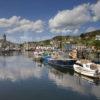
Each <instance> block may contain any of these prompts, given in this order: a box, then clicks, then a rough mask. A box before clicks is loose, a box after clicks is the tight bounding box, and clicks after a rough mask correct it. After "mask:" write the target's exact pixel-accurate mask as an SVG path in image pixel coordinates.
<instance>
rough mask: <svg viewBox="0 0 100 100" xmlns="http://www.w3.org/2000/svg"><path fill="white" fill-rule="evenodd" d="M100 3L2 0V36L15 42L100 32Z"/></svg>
mask: <svg viewBox="0 0 100 100" xmlns="http://www.w3.org/2000/svg"><path fill="white" fill-rule="evenodd" d="M99 7H100V0H0V37H1V38H2V35H3V34H6V35H7V40H10V41H12V42H17V43H20V42H25V41H40V40H45V39H50V38H52V37H54V36H57V35H66V36H67V35H71V36H78V35H80V34H81V33H86V32H90V31H94V30H98V29H100V10H99Z"/></svg>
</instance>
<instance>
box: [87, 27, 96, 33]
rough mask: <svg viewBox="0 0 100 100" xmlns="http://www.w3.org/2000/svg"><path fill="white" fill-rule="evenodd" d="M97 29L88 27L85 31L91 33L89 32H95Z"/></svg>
mask: <svg viewBox="0 0 100 100" xmlns="http://www.w3.org/2000/svg"><path fill="white" fill-rule="evenodd" d="M96 29H97V28H96V27H88V28H87V29H86V32H91V31H95V30H96Z"/></svg>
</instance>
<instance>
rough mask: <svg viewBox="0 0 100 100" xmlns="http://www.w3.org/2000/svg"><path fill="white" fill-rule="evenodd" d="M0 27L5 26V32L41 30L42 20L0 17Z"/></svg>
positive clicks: (42, 26)
mask: <svg viewBox="0 0 100 100" xmlns="http://www.w3.org/2000/svg"><path fill="white" fill-rule="evenodd" d="M0 28H5V30H6V33H16V32H36V33H39V32H43V30H44V22H43V21H42V20H36V21H31V20H27V19H24V18H21V17H17V16H12V17H11V18H9V19H6V18H1V19H0Z"/></svg>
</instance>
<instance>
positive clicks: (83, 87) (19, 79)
mask: <svg viewBox="0 0 100 100" xmlns="http://www.w3.org/2000/svg"><path fill="white" fill-rule="evenodd" d="M74 99H75V100H100V83H99V81H98V80H93V79H89V78H87V77H83V76H79V75H78V74H76V73H74V72H73V71H71V70H66V71H63V70H60V69H55V68H53V67H51V66H48V65H43V64H41V63H36V62H34V61H32V58H30V55H26V54H14V55H10V56H0V100H74Z"/></svg>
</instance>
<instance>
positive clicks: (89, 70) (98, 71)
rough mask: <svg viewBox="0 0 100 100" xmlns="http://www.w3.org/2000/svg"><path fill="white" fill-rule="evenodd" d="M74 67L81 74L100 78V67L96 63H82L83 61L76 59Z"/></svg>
mask: <svg viewBox="0 0 100 100" xmlns="http://www.w3.org/2000/svg"><path fill="white" fill-rule="evenodd" d="M73 67H74V70H75V72H77V73H79V74H82V75H85V76H88V77H92V78H100V68H99V66H98V65H96V64H95V63H92V62H87V63H82V62H81V61H76V63H75V64H74V66H73Z"/></svg>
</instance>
